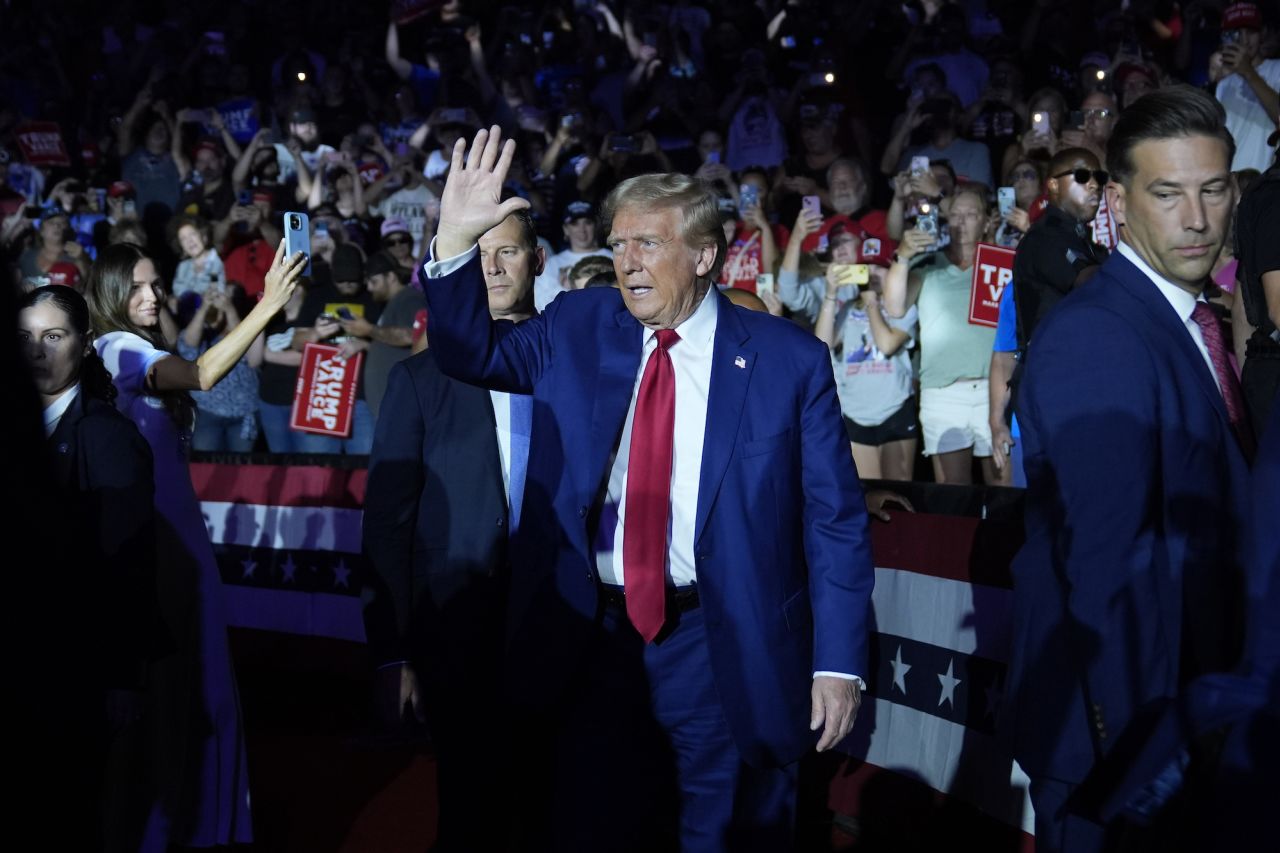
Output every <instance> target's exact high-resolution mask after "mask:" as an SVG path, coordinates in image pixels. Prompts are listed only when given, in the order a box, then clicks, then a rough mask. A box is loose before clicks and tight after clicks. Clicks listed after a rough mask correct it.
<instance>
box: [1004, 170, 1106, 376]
mask: <svg viewBox="0 0 1280 853" xmlns="http://www.w3.org/2000/svg"><path fill="white" fill-rule="evenodd" d="M1106 183H1107V173H1106V172H1104V171H1102V167H1101V166H1100V164H1099V163H1098V157H1097V155H1095V154H1094V153H1093V152H1091V151H1089V150H1087V149H1085V148H1067V149H1064V150H1062V151H1059V152H1058V154H1057V155H1056V156H1055V157H1054V158H1053V160H1052V161H1050V163H1049V179H1048V180H1047V181H1046V182H1045V191H1046V193H1047V195H1048V197H1049V206H1048V207H1046V208H1045V211H1044V214H1043V215H1042V216H1041V217H1040V219H1039V220H1037V221H1036V224H1035V225H1033V226H1031V230H1030V231H1028V232H1027V236H1026V237H1023V238H1022V242H1021V243H1019V244H1018V254H1017V257H1015V258H1014V261H1013V287H1014V294H1013V298H1014V302H1015V304H1016V305H1017V312H1018V348H1019V350H1021V351H1023V352H1025V351H1026V350H1027V343H1028V342H1029V341H1030V340H1031V338H1032V333H1033V332H1034V331H1035V328H1036V326H1037V325H1038V324H1039V323H1040V321H1041V320H1042V319H1044V316H1045V315H1046V314H1048V313H1049V311H1050V309H1052V308H1053V306H1055V305H1057V304H1058V300H1060V299H1062V297H1064V296H1066V295H1067V294H1068V293H1070V292H1071V291H1072V290H1073V289H1074V288H1076V287H1079V286H1080V285H1081V284H1083V283H1084V282H1086V281H1088V279H1089V278H1090V277H1091V276H1092V275H1093V274H1094V273H1095V272H1097V271H1098V265H1099V264H1101V263H1102V262H1103V261H1105V260H1106V259H1107V250H1106V249H1104V248H1102V247H1101V246H1099V245H1097V244H1095V243H1094V242H1093V241H1092V239H1091V238H1090V231H1089V223H1090V222H1092V221H1093V217H1094V216H1096V215H1097V213H1098V203H1099V202H1100V201H1101V200H1102V188H1103V187H1104V186H1105V185H1106Z"/></svg>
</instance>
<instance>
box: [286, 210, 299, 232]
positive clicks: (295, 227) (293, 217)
mask: <svg viewBox="0 0 1280 853" xmlns="http://www.w3.org/2000/svg"><path fill="white" fill-rule="evenodd" d="M289 230H290V231H301V230H302V220H301V219H300V218H299V217H298V215H297V214H296V213H291V214H289Z"/></svg>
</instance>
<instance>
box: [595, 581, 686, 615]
mask: <svg viewBox="0 0 1280 853" xmlns="http://www.w3.org/2000/svg"><path fill="white" fill-rule="evenodd" d="M600 598H601V600H603V601H604V603H605V605H606V606H608V607H621V608H622V609H623V610H626V609H627V594H626V592H625V591H624V589H623V588H622V587H620V586H611V585H609V584H601V585H600ZM700 604H701V602H700V601H699V600H698V586H697V584H689V585H688V586H669V587H667V609H668V612H671V611H672V610H674V611H675V612H676V613H686V612H688V611H690V610H694V609H696V608H697V607H698V606H699V605H700Z"/></svg>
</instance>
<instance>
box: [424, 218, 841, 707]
mask: <svg viewBox="0 0 1280 853" xmlns="http://www.w3.org/2000/svg"><path fill="white" fill-rule="evenodd" d="M435 249H436V246H435V240H434V239H432V241H431V255H430V257H431V260H428V261H427V263H426V265H425V268H424V271H425V272H426V275H427V278H440V277H441V276H444V275H448V274H449V273H451V272H454V271H455V270H457V269H459V268H461V267H462V265H463V264H465V263H466V262H467V261H469V260H471V258H472V257H474V256H475V255H476V254H477V253H478V252H479V251H480V250H479V247H478V246H472V247H471V248H470V249H468V250H467V251H466V252H463V253H462V254H461V255H456V256H454V257H452V258H445V259H444V260H442V261H437V260H434V258H435ZM710 293H711V291H710V290H709V291H708V292H707V294H708V295H710ZM718 313H719V306H718V304H717V300H716V299H711V298H707V296H704V297H703V299H702V303H701V304H700V305H699V306H698V307H697V308H696V309H695V310H694V312H693V314H691V315H690V316H689V318H688V319H687V320H685V321H684V322H683V323H681V324H680V325H679V326H677V327H676V329H675V331H676V333H677V334H678V335H680V340H679V341H677V342H676V343H675V344H674V345H673V346H672V347H671V348H670V349H669V350H668V351H667V352H668V354H669V355H670V356H671V367H672V371H673V372H674V373H675V379H676V411H675V434H674V436H673V438H674V440H673V442H672V455H671V520H670V527H669V530H668V534H667V535H668V537H669V538H668V544H667V571H668V574H669V576H670V577H671V581H672V583H674V584H675V585H676V586H687V585H689V584H693V583H696V582H697V574H696V572H695V569H694V556H693V533H694V523H695V521H696V520H697V515H698V483H699V480H700V479H701V474H702V445H703V439H704V436H705V434H706V426H707V400H708V398H709V396H710V391H711V358H712V355H713V354H714V350H715V338H716V321H717V317H718ZM640 334H641V335H643V337H644V355H643V357H642V358H641V359H640V367H639V369H638V370H636V379H635V384H634V385H633V386H632V388H631V404H630V405H629V406H628V407H627V420H626V423H625V424H624V426H623V428H622V437H621V438H620V439H619V440H618V447H617V449H616V450H615V451H614V458H613V463H612V466H611V467H610V469H609V486H608V490H607V492H606V497H605V506H604V509H603V511H602V512H601V515H600V533H599V534H598V535H597V536H596V571H597V572H598V573H599V577H600V582H601V583H604V584H612V585H617V586H622V585H623V567H622V541H623V536H624V535H625V531H624V524H623V519H624V518H625V515H626V494H627V462H628V458H629V456H630V455H631V454H630V451H631V422H632V420H633V418H634V417H635V411H636V394H637V393H638V392H639V390H640V380H641V379H642V378H643V376H644V368H645V365H646V364H648V363H649V357H650V356H651V355H652V354H653V351H654V350H655V349H657V346H658V343H657V333H656V332H654V331H653V330H652V329H647V328H641V330H640ZM491 393H493V392H491ZM500 408H501V407H499V406H498V405H497V403H496V401H495V404H494V413H495V415H496V414H497V412H498V411H499V410H500ZM507 413H508V424H507V439H506V440H507V444H506V450H505V451H504V453H505V455H504V457H503V477H504V479H506V478H508V477H509V474H508V473H507V461H506V460H507V457H509V456H510V453H511V450H510V446H511V445H510V409H509V408H508V409H507ZM610 532H612V534H613V536H612V540H610V538H609V533H610ZM813 675H814V677H815V678H816V677H818V676H819V675H826V676H832V677H835V678H842V679H845V680H847V681H856V682H858V686H859V687H860V688H861V689H863V690H865V689H866V682H864V681H863V680H862V679H861V678H860V677H858V676H856V675H852V674H850V673H845V672H829V671H826V670H821V671H818V672H815V673H814V674H813Z"/></svg>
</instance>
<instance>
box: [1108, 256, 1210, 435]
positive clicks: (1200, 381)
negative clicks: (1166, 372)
mask: <svg viewBox="0 0 1280 853" xmlns="http://www.w3.org/2000/svg"><path fill="white" fill-rule="evenodd" d="M1109 263H1111V264H1114V265H1115V267H1116V268H1115V269H1114V270H1113V274H1114V275H1115V277H1116V279H1117V280H1119V282H1120V283H1121V285H1123V286H1124V288H1125V289H1126V290H1128V291H1129V293H1130V294H1131V295H1132V296H1133V298H1134V299H1136V300H1137V301H1138V302H1139V303H1140V304H1141V305H1142V307H1143V309H1144V310H1145V311H1146V312H1147V314H1148V315H1149V316H1150V317H1151V319H1152V321H1153V322H1154V323H1155V325H1156V326H1157V327H1158V328H1159V329H1160V330H1161V332H1162V333H1163V334H1164V335H1166V336H1167V337H1168V338H1169V339H1170V340H1171V341H1173V346H1174V349H1176V350H1178V352H1179V353H1181V355H1182V358H1183V360H1184V361H1186V362H1187V365H1186V369H1187V370H1188V371H1189V372H1190V373H1191V375H1192V376H1194V377H1195V382H1196V384H1197V385H1198V386H1199V387H1200V390H1201V391H1202V392H1204V395H1205V396H1206V397H1208V398H1209V402H1210V404H1211V405H1212V406H1213V408H1214V410H1215V411H1217V413H1218V416H1219V417H1220V418H1221V419H1222V422H1223V423H1224V424H1226V425H1227V427H1228V430H1230V426H1231V421H1230V419H1229V418H1228V417H1227V404H1226V402H1225V401H1224V400H1223V398H1222V392H1221V391H1219V390H1218V383H1217V382H1216V381H1215V379H1214V376H1213V373H1212V372H1211V371H1210V369H1209V366H1208V365H1207V364H1205V362H1204V355H1203V354H1202V353H1201V352H1200V348H1199V347H1197V346H1196V342H1195V341H1194V340H1193V339H1192V338H1191V332H1190V331H1189V330H1188V329H1187V327H1186V326H1185V325H1184V324H1183V322H1182V319H1181V318H1180V317H1178V313H1177V312H1176V311H1174V310H1173V306H1172V305H1170V304H1169V300H1168V299H1165V298H1164V294H1163V293H1161V292H1160V290H1159V288H1157V287H1156V285H1155V283H1154V282H1152V281H1151V280H1150V279H1149V278H1147V276H1146V274H1145V273H1143V272H1142V270H1140V269H1138V268H1137V267H1136V266H1134V264H1133V262H1132V261H1130V260H1129V259H1128V258H1126V257H1125V256H1124V255H1122V254H1120V252H1118V251H1117V252H1115V253H1114V254H1113V255H1112V256H1111V260H1110V261H1109ZM1179 372H1183V371H1179Z"/></svg>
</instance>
